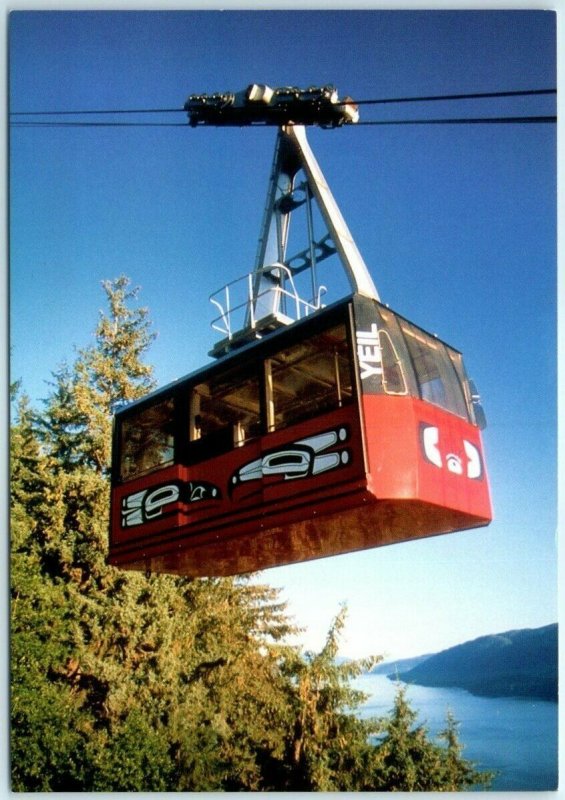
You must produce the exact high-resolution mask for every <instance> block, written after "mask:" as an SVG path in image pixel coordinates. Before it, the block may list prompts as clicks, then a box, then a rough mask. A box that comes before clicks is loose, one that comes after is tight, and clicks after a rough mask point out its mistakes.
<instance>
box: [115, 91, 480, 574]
mask: <svg viewBox="0 0 565 800" xmlns="http://www.w3.org/2000/svg"><path fill="white" fill-rule="evenodd" d="M267 90H268V91H267ZM277 92H278V94H277ZM230 98H231V99H230ZM230 103H232V105H233V107H234V109H235V111H236V115H235V116H234V118H233V119H234V120H235V121H236V122H237V124H243V123H242V120H244V119H245V113H246V108H247V107H248V106H249V105H252V111H251V112H250V124H251V123H253V124H256V122H257V120H258V119H261V118H264V119H265V120H267V121H268V119H269V113H270V109H274V114H275V115H274V119H275V120H276V123H277V124H279V123H280V120H281V118H285V113H286V111H285V109H286V110H288V109H291V110H292V115H293V118H295V119H296V117H297V116H299V114H300V108H301V107H302V106H301V103H303V104H304V106H305V108H306V111H305V119H307V120H308V121H309V122H310V121H311V118H312V116H314V118H315V116H316V114H321V117H320V118H321V119H322V120H323V124H324V125H327V126H330V127H331V126H333V125H337V124H342V123H351V122H354V121H355V119H356V110H355V109H352V108H351V107H349V105H348V104H347V103H345V104H344V102H343V101H339V100H338V99H337V93H336V92H335V91H333V90H332V91H330V90H326V89H324V90H321V91H319V92H316V90H312V89H309V90H307V92H305V93H304V96H302V95H301V94H300V92H299V90H286V89H285V90H284V91H283V90H275V91H274V92H273V90H270V89H268V87H257V85H253V86H251V87H249V89H248V90H247V93H246V95H245V96H244V97H243V99H239V100H238V98H237V96H232V95H229V96H228V95H217V96H216V95H213V96H211V97H207V96H194V97H193V98H191V99H190V101H189V103H187V107H188V108H189V111H190V110H192V113H193V118H192V119H191V124H193V125H195V124H200V123H205V124H230V116H229V111H230ZM257 104H259V105H257ZM261 104H262V105H261ZM216 109H217V111H216ZM320 109H322V112H323V113H322V112H321V111H320ZM218 115H219V116H218ZM300 170H303V171H304V173H305V180H304V181H303V183H301V184H300V185H297V183H296V176H297V174H298V173H299V171H300ZM314 201H315V202H316V203H317V205H318V207H319V209H320V212H321V214H322V217H323V219H324V221H325V224H326V228H327V230H326V232H325V234H324V236H323V237H322V238H321V239H316V238H315V237H314V234H313V225H312V217H311V214H310V216H309V218H308V225H307V226H306V227H307V230H308V237H309V241H308V244H307V247H306V248H305V249H303V250H301V251H299V252H298V253H297V254H296V255H295V256H288V254H287V244H288V230H289V222H290V215H291V213H293V212H294V211H296V210H297V209H298V208H299V207H302V208H304V209H306V211H307V212H308V213H310V205H311V204H312V203H313V202H314ZM270 252H275V253H276V254H278V258H277V259H276V260H275V261H274V262H273V263H271V262H270V261H269V255H268V254H269V253H270ZM331 255H337V256H338V257H339V258H340V260H341V263H342V266H343V267H344V269H345V271H346V273H347V275H348V277H349V279H350V284H351V287H352V291H351V293H350V294H349V295H348V296H346V297H345V298H344V299H341V300H338V301H336V302H334V303H332V304H331V305H329V306H327V307H323V305H322V303H321V296H322V294H323V288H324V287H321V286H320V285H319V284H318V283H317V279H316V271H317V266H318V263H319V262H320V261H322V260H325V259H326V258H328V257H330V256H331ZM305 272H306V273H310V276H311V277H312V276H313V278H312V294H311V297H310V299H309V300H308V301H305V300H302V299H301V298H300V296H299V294H298V292H297V290H296V286H295V280H298V279H299V277H300V275H301V274H302V273H305ZM247 285H248V297H247V300H246V301H245V302H244V303H243V304H241V305H240V306H236V307H235V309H234V308H233V307H230V305H229V303H228V304H223V303H222V302H220V301H219V300H218V299H217V297H216V298H214V296H213V297H212V298H211V299H212V301H213V302H214V303H215V305H216V306H217V307H218V308H219V309H220V317H219V318H218V319H219V321H220V322H219V326H218V324H216V325H215V327H216V328H217V329H218V330H221V331H222V332H223V333H224V334H225V338H224V340H223V341H222V342H220V343H219V344H218V345H217V346H216V348H215V349H214V351H213V354H214V355H215V356H217V357H218V360H217V361H216V362H215V363H212V364H210V365H209V366H207V367H205V368H203V369H201V370H199V371H197V372H195V373H194V374H192V375H190V376H188V377H186V378H184V379H182V380H180V381H178V382H176V383H174V384H172V385H170V386H168V387H165V388H164V389H161V390H159V391H157V392H154V393H152V394H151V395H149V396H148V397H146V398H144V399H142V400H139V401H137V402H135V403H132V404H130V405H129V406H127V407H125V408H123V409H121V410H120V411H119V412H118V413H116V416H115V426H114V443H113V464H112V508H111V531H110V552H109V557H108V560H109V563H111V564H114V565H116V566H119V567H123V568H127V569H139V570H145V571H153V572H166V573H175V574H180V575H188V576H222V575H233V574H241V573H246V572H252V571H255V570H258V569H264V568H267V567H272V566H278V565H282V564H290V563H294V562H299V561H306V560H309V559H314V558H320V557H324V556H331V555H337V554H340V553H347V552H352V551H355V550H361V549H366V548H372V547H377V546H380V545H386V544H391V543H393V542H402V541H407V540H410V539H416V538H422V537H426V536H432V535H436V534H440V533H449V532H452V531H456V530H461V529H467V528H474V527H478V526H483V525H486V524H488V523H489V522H490V520H491V517H492V512H491V506H490V497H489V486H488V481H487V475H486V468H485V461H484V456H483V448H482V443H481V435H480V429H481V428H482V427H483V423H484V415H483V412H482V408H481V406H480V405H479V403H478V397H477V396H476V392H475V390H474V387H473V385H472V384H471V383H470V382H469V380H468V378H467V375H466V372H465V368H464V365H463V360H462V356H461V353H459V352H458V351H457V350H454V349H453V348H452V347H449V346H448V345H447V344H445V343H444V342H442V341H441V340H440V339H438V338H437V337H436V336H433V335H431V334H429V333H427V332H426V331H424V330H423V329H421V328H419V327H417V326H416V325H414V324H412V323H411V322H409V321H408V320H406V319H404V318H403V317H401V316H400V315H399V314H397V313H395V312H393V311H392V310H391V309H390V308H388V307H387V306H385V305H383V304H382V303H381V302H380V301H379V298H378V294H377V292H376V289H375V287H374V285H373V283H372V279H371V277H370V274H369V273H368V270H367V268H366V266H365V264H364V262H363V260H362V258H361V256H360V254H359V251H358V250H357V249H356V246H355V244H354V242H353V239H352V237H351V235H350V233H349V231H348V229H347V227H346V225H345V222H344V220H343V218H342V217H341V215H340V212H339V210H338V209H337V205H336V204H335V201H334V200H333V197H332V196H331V194H330V192H329V189H328V187H327V184H326V183H325V181H324V179H323V176H322V174H321V172H320V170H319V167H318V165H317V163H316V161H315V159H314V157H313V154H312V152H311V150H310V149H309V147H308V144H307V142H306V139H305V136H304V131H303V128H301V126H300V125H293V126H290V127H287V128H281V130H280V131H279V137H278V139H277V147H276V150H275V161H274V164H273V170H272V174H271V180H270V185H269V191H268V200H267V207H266V212H265V218H264V222H263V231H262V235H261V237H260V248H259V254H258V259H257V263H256V266H255V271H254V273H252V274H251V276H250V278H249V281H248V284H247ZM229 289H230V285H228V287H226V296H227V295H228V294H229ZM232 306H233V303H232ZM238 309H239V311H242V310H243V314H244V324H243V326H242V328H241V330H236V331H235V332H232V328H233V324H232V322H233V320H232V315H233V313H235V311H236V310H238ZM293 312H294V313H293Z"/></svg>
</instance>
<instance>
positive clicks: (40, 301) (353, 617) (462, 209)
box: [9, 10, 557, 657]
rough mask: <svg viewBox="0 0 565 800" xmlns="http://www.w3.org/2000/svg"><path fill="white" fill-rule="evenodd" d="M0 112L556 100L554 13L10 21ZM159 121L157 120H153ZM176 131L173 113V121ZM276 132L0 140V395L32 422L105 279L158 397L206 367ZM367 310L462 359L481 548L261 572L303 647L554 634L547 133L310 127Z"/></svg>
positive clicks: (367, 647) (36, 131) (115, 15)
mask: <svg viewBox="0 0 565 800" xmlns="http://www.w3.org/2000/svg"><path fill="white" fill-rule="evenodd" d="M9 34H10V40H9V43H10V62H9V66H10V103H11V109H12V110H13V111H27V110H29V111H37V110H51V109H53V110H56V109H60V110H69V109H113V108H115V109H123V108H172V107H175V108H176V107H178V108H181V107H182V105H183V103H184V101H185V99H186V97H187V96H188V95H189V94H190V93H194V92H213V91H222V90H233V91H237V90H240V89H243V88H244V87H245V86H246V85H247V84H249V83H251V82H265V83H269V84H270V85H272V86H285V85H298V86H302V87H306V86H309V85H312V84H315V85H321V84H324V83H334V84H335V85H336V86H337V88H338V90H339V92H340V94H342V95H344V94H349V95H350V96H352V97H354V98H356V99H373V98H379V97H383V98H384V97H406V96H418V95H438V94H455V93H468V92H487V91H506V90H517V89H538V88H552V87H554V86H555V85H556V74H555V71H556V64H555V18H554V14H553V13H551V12H549V13H548V12H541V11H534V12H531V11H530V12H517V11H514V12H499V11H486V12H444V11H436V12H408V11H392V12H383V11H376V10H372V11H364V12H353V11H338V12H330V11H320V12H314V11H311V12H291V11H268V12H258V11H253V12H235V11H226V12H219V11H205V12H196V11H188V12H158V13H150V12H142V13H135V12H128V13H120V12H102V11H98V12H81V13H75V12H55V13H51V12H17V13H14V14H12V15H11V17H10V22H9ZM521 113H524V114H552V113H554V99H553V98H526V99H514V100H510V99H504V100H503V99H497V100H488V101H481V102H475V101H473V102H471V101H464V102H463V101H459V102H450V103H434V104H425V105H423V104H414V105H399V106H396V107H392V106H384V107H379V106H373V107H363V108H362V118H363V119H366V120H367V119H377V118H386V117H387V116H388V117H390V118H398V117H403V118H409V117H410V116H412V117H414V116H417V117H421V116H423V115H429V116H432V117H437V116H440V115H446V116H460V115H463V114H469V115H470V116H480V115H486V114H490V115H492V116H500V115H503V114H508V115H515V114H521ZM166 119H167V120H170V119H171V117H170V115H169V116H168V117H167V118H166ZM176 119H177V120H178V121H181V122H182V121H183V120H184V119H185V118H184V116H183V115H182V114H179V115H178V117H177V118H176ZM274 137H275V131H274V130H273V129H253V130H250V129H243V130H240V129H233V130H232V129H215V128H210V129H206V128H202V129H197V130H193V129H190V128H189V127H186V128H184V127H179V128H111V129H107V128H76V129H75V128H29V129H23V128H16V129H13V130H12V132H11V138H10V236H11V239H10V277H11V297H10V302H11V306H10V318H11V352H12V377H13V378H21V379H22V382H23V388H24V389H25V391H27V392H28V394H30V396H31V397H32V399H33V400H34V402H38V401H39V399H40V398H42V397H45V396H46V395H47V393H48V391H49V389H48V385H47V383H46V382H47V381H48V380H49V379H50V376H51V371H52V370H54V369H56V368H57V367H58V366H59V365H60V364H61V363H62V362H63V361H64V360H65V359H66V360H68V361H72V359H73V357H74V350H73V348H74V347H75V346H78V347H80V346H84V345H86V344H88V343H89V342H90V341H91V340H92V339H91V336H92V332H93V330H94V328H95V325H96V322H97V314H98V310H99V309H100V308H102V307H103V305H104V298H103V293H102V290H101V288H100V281H102V280H103V279H105V278H112V277H116V276H118V275H119V274H121V273H125V274H127V275H129V276H130V277H131V278H132V280H133V282H134V283H135V284H139V285H140V286H141V287H142V294H141V299H142V302H143V303H144V304H146V305H147V306H149V308H150V310H151V317H152V319H153V322H154V328H155V330H156V331H158V333H159V337H158V339H157V341H156V343H155V344H154V346H153V348H152V350H151V352H150V354H149V360H150V361H151V362H152V363H153V364H154V365H155V368H156V376H157V379H158V381H159V383H160V384H164V383H167V382H169V381H170V380H173V379H175V378H177V377H181V376H182V375H184V374H186V373H188V372H190V371H192V370H193V369H195V368H197V367H199V366H201V365H202V364H203V363H205V362H206V361H207V356H206V353H207V351H208V349H209V348H210V346H211V344H212V341H213V337H212V333H211V331H210V330H209V327H208V326H209V320H210V319H211V317H212V313H211V307H210V311H209V310H208V295H209V294H210V293H211V292H213V291H214V290H215V289H217V288H219V287H220V286H221V285H222V284H223V283H225V282H226V281H228V280H231V279H232V278H235V277H238V276H239V275H241V274H243V273H245V272H246V271H248V270H249V269H251V268H252V266H253V261H254V256H255V251H256V244H257V237H258V233H259V225H260V220H261V216H262V210H263V204H264V199H265V191H266V187H267V179H268V172H269V167H270V164H271V159H272V150H273V144H274ZM309 140H310V143H311V145H312V147H313V149H314V151H315V153H316V156H317V158H318V160H319V162H320V164H321V166H322V169H323V170H324V173H325V175H326V177H327V179H328V181H329V183H330V186H331V187H332V190H333V192H334V195H335V197H336V199H337V201H338V203H339V205H340V208H341V210H342V212H343V214H344V216H345V218H346V220H347V221H348V224H349V227H350V229H351V230H352V232H353V235H354V236H355V239H356V242H357V245H358V247H359V249H360V250H361V252H362V254H363V256H364V258H365V261H366V262H367V264H368V265H369V268H370V270H371V272H372V275H373V278H374V281H375V283H376V285H377V287H378V289H379V292H380V295H381V298H382V300H383V301H384V302H387V303H389V304H390V305H391V306H392V307H393V308H394V309H396V310H397V311H398V312H400V313H401V314H403V315H405V316H407V317H408V318H409V319H412V320H413V321H414V322H415V323H417V324H419V325H421V326H423V327H425V328H427V329H429V330H432V331H433V332H436V333H437V334H438V335H439V336H441V337H442V338H443V339H445V340H446V341H448V342H450V343H451V344H453V345H454V346H455V347H458V348H459V349H461V350H462V351H463V352H464V354H465V357H466V363H467V368H468V371H469V372H470V374H471V375H472V377H474V379H475V381H476V382H477V384H478V386H479V389H480V391H481V394H482V396H483V400H484V405H485V409H486V412H487V416H488V420H489V426H488V428H487V430H486V432H485V436H484V441H485V448H486V453H487V461H488V467H489V472H490V479H491V483H492V493H493V502H494V510H495V516H496V519H495V521H494V522H493V523H492V525H491V526H490V527H488V528H486V529H481V530H476V531H472V532H465V533H459V534H454V535H451V536H442V537H438V538H436V539H433V540H425V541H421V542H413V543H409V544H400V545H394V546H392V547H388V548H381V549H375V550H371V551H367V552H365V553H360V554H352V555H347V556H340V557H337V558H332V559H327V560H322V561H318V562H311V563H306V564H301V565H295V566H292V567H286V568H280V569H275V570H269V571H267V572H265V573H263V575H262V579H263V580H265V581H268V582H270V583H273V584H275V585H278V586H281V587H282V590H283V591H282V594H283V597H284V598H286V599H287V600H288V601H289V604H290V610H291V612H292V613H293V614H294V616H295V618H296V621H297V622H298V623H299V624H300V625H302V626H304V627H305V628H306V633H305V635H304V642H305V644H306V646H308V647H318V646H319V645H320V644H321V643H322V641H323V639H324V635H325V633H326V631H327V627H328V625H329V623H330V621H331V619H332V618H333V616H334V615H335V614H336V613H337V611H338V608H339V605H340V603H342V602H346V603H347V604H348V606H349V623H348V627H347V631H346V635H345V638H344V643H343V652H344V654H347V655H351V656H359V655H364V654H369V653H384V654H386V655H387V656H391V657H402V656H408V655H416V654H420V653H424V652H433V651H436V650H439V649H442V648H444V647H447V646H450V645H453V644H456V643H458V642H461V641H464V640H466V639H470V638H473V637H475V636H479V635H482V634H484V633H491V632H497V631H503V630H507V629H511V628H521V627H534V626H538V625H544V624H547V623H549V622H552V621H555V619H556V618H557V600H556V594H557V576H556V568H557V556H556V546H555V538H556V528H557V515H556V446H557V444H556V313H557V307H556V158H555V156H556V131H555V126H553V125H488V126H476V125H475V126H471V125H469V126H405V127H370V126H366V127H358V128H352V127H350V128H347V129H342V130H338V131H323V130H311V131H310V132H309Z"/></svg>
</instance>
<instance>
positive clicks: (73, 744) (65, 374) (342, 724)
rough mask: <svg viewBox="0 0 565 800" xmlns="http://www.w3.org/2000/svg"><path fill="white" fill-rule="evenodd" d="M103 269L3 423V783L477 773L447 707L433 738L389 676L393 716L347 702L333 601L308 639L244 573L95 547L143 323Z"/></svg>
mask: <svg viewBox="0 0 565 800" xmlns="http://www.w3.org/2000/svg"><path fill="white" fill-rule="evenodd" d="M103 288H104V291H105V293H106V299H107V303H108V311H107V312H105V313H101V315H100V319H99V322H98V327H97V329H96V334H95V341H94V343H93V344H92V345H91V346H90V347H87V348H84V349H82V350H79V351H78V353H77V356H76V360H75V362H74V364H73V365H72V366H68V365H65V366H63V367H61V368H60V369H59V370H58V371H57V372H55V374H54V381H53V383H52V388H51V393H50V395H49V397H48V398H47V400H46V402H45V407H44V409H43V411H42V412H41V413H37V412H34V411H33V410H32V409H31V406H30V403H29V400H28V399H27V398H26V397H25V395H23V396H20V397H19V399H18V401H17V410H16V415H15V419H14V421H13V424H12V428H11V448H10V450H11V759H12V787H13V789H14V790H16V791H141V790H143V791H166V790H168V791H225V790H233V791H239V790H247V791H254V790H262V791H275V790H310V791H359V790H388V789H400V788H406V787H409V788H433V789H437V788H442V789H443V788H444V789H449V790H451V789H456V788H465V787H466V786H471V785H474V784H475V783H476V782H477V781H478V780H479V779H480V775H479V773H477V772H476V771H475V770H474V768H473V767H472V765H470V764H469V763H468V762H467V761H465V760H464V759H463V757H462V754H461V748H460V744H459V740H458V737H457V731H456V723H455V722H454V720H453V719H452V718H451V717H449V718H448V720H447V727H446V730H445V732H444V734H442V735H443V737H444V740H445V743H433V742H431V741H430V740H429V737H428V736H427V734H426V732H425V730H424V729H422V728H418V727H416V728H415V729H413V724H414V714H413V712H412V711H411V710H410V709H409V706H408V704H407V702H406V699H405V697H404V694H403V693H402V692H400V693H399V695H398V698H397V705H396V707H395V709H394V712H393V713H392V715H391V717H390V718H387V719H385V720H363V719H362V718H361V717H360V716H359V715H358V714H356V713H355V712H356V710H358V709H359V706H360V705H361V704H362V702H363V701H364V699H365V697H364V695H363V694H362V693H360V692H359V691H357V690H356V689H354V688H353V687H352V684H351V682H352V680H353V679H354V678H355V677H357V676H358V675H359V674H360V673H361V672H362V671H364V670H366V669H367V668H369V667H370V666H371V665H372V664H374V663H375V659H366V660H364V661H359V662H351V663H345V664H339V663H338V662H337V661H336V656H337V652H338V644H339V635H340V632H341V629H342V627H343V624H344V619H345V610H342V611H341V612H340V614H338V616H337V617H336V619H335V621H334V622H333V624H332V626H331V627H330V630H329V633H328V637H327V641H326V644H325V646H324V647H323V648H322V650H321V651H320V653H317V654H313V653H306V654H303V653H301V652H300V651H299V650H298V649H297V648H296V647H292V646H290V645H289V644H288V641H289V636H290V635H291V634H293V633H295V632H296V630H295V628H294V626H293V624H292V622H291V620H290V619H289V617H288V614H287V611H286V608H285V604H284V603H283V602H281V600H280V598H279V595H278V591H277V590H275V589H273V588H271V587H269V586H267V585H264V584H261V583H258V582H257V579H256V578H253V579H252V578H246V579H242V578H240V579H198V580H194V581H189V580H187V579H183V578H177V577H172V576H167V575H153V576H146V575H144V574H141V573H130V572H125V571H120V570H117V569H115V568H113V567H109V566H108V565H107V564H106V562H105V550H106V536H107V526H108V506H109V486H108V480H107V470H108V464H109V455H110V439H111V418H112V412H113V409H114V408H115V406H116V404H117V403H120V402H124V401H128V400H132V399H135V398H136V397H139V396H141V395H142V394H144V393H145V392H146V391H147V390H148V389H149V388H151V387H152V385H153V381H152V376H151V369H150V368H149V367H148V366H147V365H146V364H145V363H144V361H143V358H144V355H145V353H146V350H147V348H148V347H149V345H150V343H151V341H152V338H153V334H152V333H151V330H150V323H149V318H148V315H147V311H146V310H145V309H137V308H132V307H131V306H132V304H133V303H134V302H135V301H136V299H137V290H135V289H132V288H131V287H130V284H129V281H128V279H126V278H124V277H121V278H118V279H117V280H115V281H110V282H105V283H104V284H103ZM15 388H17V387H15ZM371 737H372V738H371ZM375 737H376V738H375Z"/></svg>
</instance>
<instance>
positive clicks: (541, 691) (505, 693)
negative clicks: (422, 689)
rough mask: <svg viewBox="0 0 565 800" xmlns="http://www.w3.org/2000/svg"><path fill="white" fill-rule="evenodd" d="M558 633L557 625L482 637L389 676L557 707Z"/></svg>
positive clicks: (422, 660)
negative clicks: (535, 699) (553, 703)
mask: <svg viewBox="0 0 565 800" xmlns="http://www.w3.org/2000/svg"><path fill="white" fill-rule="evenodd" d="M557 633H558V625H557V623H551V624H550V625H544V626H542V627H541V628H521V629H515V630H510V631H504V632H502V633H495V634H489V635H486V636H480V637H478V638H477V639H472V640H469V641H467V642H463V643H462V644H459V645H455V646H454V647H450V648H448V649H446V650H442V651H440V652H439V653H436V654H433V655H430V656H422V657H420V661H419V663H416V665H415V666H409V668H408V669H405V668H403V669H402V671H399V668H398V667H399V665H400V664H401V663H402V661H404V663H405V664H406V662H410V661H414V659H403V660H402V661H401V660H398V661H397V662H396V666H397V669H396V671H395V672H389V673H388V674H387V677H388V678H390V679H391V680H400V681H402V682H403V683H415V684H418V685H420V686H430V687H445V688H460V689H466V690H467V691H469V692H471V693H472V694H476V695H480V696H484V697H532V698H533V697H536V698H540V699H543V700H550V701H553V702H556V701H557V694H558V653H557ZM380 666H381V667H382V666H384V665H380ZM390 666H392V664H391V665H390ZM377 669H378V668H377ZM383 671H384V670H383V669H382V668H381V669H380V670H379V672H381V674H382V672H383Z"/></svg>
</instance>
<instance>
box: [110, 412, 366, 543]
mask: <svg viewBox="0 0 565 800" xmlns="http://www.w3.org/2000/svg"><path fill="white" fill-rule="evenodd" d="M365 477H366V476H365V460H364V456H363V443H362V437H361V432H360V424H359V418H358V410H357V406H356V405H354V404H351V405H349V406H346V407H344V408H342V409H339V410H337V411H335V412H332V413H328V414H323V415H320V416H319V417H317V418H316V420H308V421H306V422H303V423H300V424H298V425H295V426H293V427H292V428H287V429H285V430H281V431H278V432H276V433H273V434H270V435H269V436H265V437H263V438H262V439H259V440H256V441H254V442H251V443H249V444H247V445H245V446H243V447H238V448H235V449H233V450H230V451H229V452H227V453H224V454H222V455H219V456H216V457H214V458H211V459H209V460H208V461H203V462H201V463H199V464H196V465H194V466H190V467H186V466H176V467H170V468H167V469H164V470H160V471H156V472H153V473H151V474H150V475H147V476H145V477H143V478H140V479H138V480H136V481H130V482H128V483H126V484H124V485H122V486H119V487H116V488H115V489H114V491H113V510H112V535H111V539H110V543H111V555H114V554H115V553H116V552H117V551H119V550H120V549H121V550H124V548H127V550H128V551H130V552H132V553H133V551H134V550H135V549H136V548H139V549H140V550H143V551H145V550H147V548H149V547H151V546H152V544H153V543H159V546H163V545H164V543H165V542H166V541H167V539H171V541H172V539H175V540H176V539H178V537H179V535H182V536H183V537H185V538H186V537H188V538H191V537H194V536H196V535H197V534H199V533H203V532H207V531H214V532H216V533H218V532H220V531H225V533H223V534H222V535H228V536H229V535H230V533H231V532H232V531H233V530H234V529H235V528H236V526H238V530H239V531H240V532H245V531H248V532H253V531H256V530H258V529H259V528H261V529H263V528H265V527H268V526H273V525H285V524H287V523H290V522H291V521H294V520H295V519H296V518H297V516H298V517H304V516H305V514H306V515H309V514H311V513H313V512H312V509H314V508H315V506H316V504H318V505H319V506H320V507H321V508H322V509H323V507H324V504H325V503H327V502H328V501H329V500H330V499H334V500H335V497H336V496H337V497H340V496H342V495H345V494H346V490H345V488H342V489H340V487H345V486H349V485H350V484H351V483H352V482H354V484H355V487H357V488H362V489H364V487H365ZM355 490H357V489H355ZM348 491H349V492H350V491H351V488H350V489H348ZM336 502H338V504H339V502H340V501H336ZM343 502H346V498H345V497H344V501H343ZM334 505H335V504H334ZM314 513H315V512H314Z"/></svg>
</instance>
